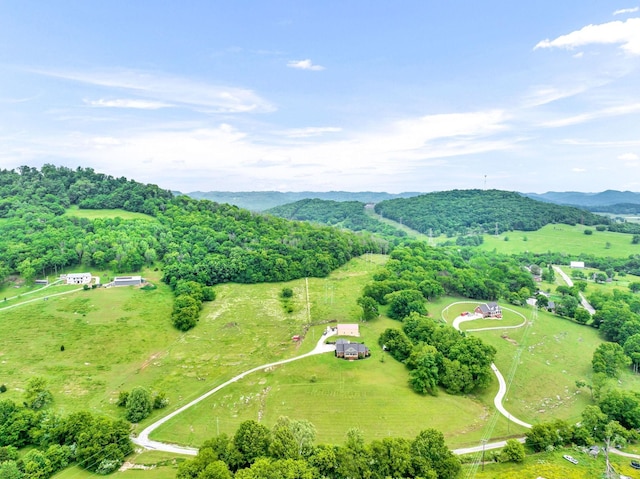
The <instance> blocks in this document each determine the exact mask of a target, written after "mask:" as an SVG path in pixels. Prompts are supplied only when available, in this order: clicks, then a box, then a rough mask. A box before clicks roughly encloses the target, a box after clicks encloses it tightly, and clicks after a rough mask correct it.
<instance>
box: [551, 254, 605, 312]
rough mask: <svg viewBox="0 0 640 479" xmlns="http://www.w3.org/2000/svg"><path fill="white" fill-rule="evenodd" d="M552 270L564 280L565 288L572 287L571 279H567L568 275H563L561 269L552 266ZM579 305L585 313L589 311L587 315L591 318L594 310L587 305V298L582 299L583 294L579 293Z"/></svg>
mask: <svg viewBox="0 0 640 479" xmlns="http://www.w3.org/2000/svg"><path fill="white" fill-rule="evenodd" d="M553 269H554V270H555V271H556V273H558V274H559V275H560V276H562V279H564V282H565V283H567V286H569V287H571V286H573V281H572V279H571V278H569V275H568V274H567V273H565V272H564V271H562V269H560V267H559V266H554V267H553ZM580 303H581V304H582V307H583V308H584V309H586V310H587V311H589V314H590V315H591V316H593V315H594V314H596V310H595V309H593V306H591V305H590V304H589V301H587V298H585V297H584V294H582V293H580Z"/></svg>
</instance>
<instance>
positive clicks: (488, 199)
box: [375, 190, 609, 235]
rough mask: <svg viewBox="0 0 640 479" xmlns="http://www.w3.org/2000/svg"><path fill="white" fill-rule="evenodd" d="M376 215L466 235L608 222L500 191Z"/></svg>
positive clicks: (419, 202)
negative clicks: (563, 224)
mask: <svg viewBox="0 0 640 479" xmlns="http://www.w3.org/2000/svg"><path fill="white" fill-rule="evenodd" d="M375 210H376V212H377V213H379V214H381V215H383V216H384V217H385V218H391V219H393V220H395V221H398V222H400V223H403V224H405V225H407V226H409V227H411V228H413V229H415V230H417V231H419V232H421V233H429V231H431V232H432V233H433V234H434V235H439V234H448V235H454V234H466V233H469V232H475V233H477V232H495V230H496V224H497V228H498V232H502V231H508V230H522V231H534V230H537V229H539V228H541V227H543V226H544V225H546V224H549V223H565V224H570V225H574V224H578V223H583V224H586V225H594V224H608V223H609V220H608V219H607V218H605V217H603V216H598V215H595V214H593V213H589V212H587V211H583V210H580V209H578V208H573V207H569V206H560V205H554V204H551V203H543V202H540V201H535V200H532V199H530V198H526V197H523V196H522V195H520V194H519V193H515V192H510V191H500V190H486V191H485V190H452V191H443V192H439V193H429V194H426V195H422V196H416V197H413V198H406V199H404V198H400V199H393V200H388V201H383V202H381V203H378V204H377V205H376V206H375Z"/></svg>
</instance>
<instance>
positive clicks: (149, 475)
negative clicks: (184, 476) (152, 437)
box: [53, 451, 189, 479]
mask: <svg viewBox="0 0 640 479" xmlns="http://www.w3.org/2000/svg"><path fill="white" fill-rule="evenodd" d="M186 459H189V457H187V456H182V455H179V454H171V453H168V452H160V451H146V452H142V453H135V454H133V455H132V456H130V457H128V458H127V462H128V463H130V464H132V465H136V466H143V467H145V469H135V468H131V469H128V470H126V471H122V472H120V471H116V472H114V473H112V474H110V475H109V477H113V478H114V479H175V477H176V472H177V470H178V464H179V463H180V462H182V461H184V460H186ZM95 477H101V476H99V475H97V474H94V473H92V472H89V471H87V470H85V469H82V468H81V467H78V466H72V467H68V468H66V469H64V470H63V471H60V472H59V473H58V474H56V475H54V476H53V479H90V478H91V479H94V478H95Z"/></svg>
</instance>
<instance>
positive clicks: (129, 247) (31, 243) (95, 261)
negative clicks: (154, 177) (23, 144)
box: [0, 165, 386, 285]
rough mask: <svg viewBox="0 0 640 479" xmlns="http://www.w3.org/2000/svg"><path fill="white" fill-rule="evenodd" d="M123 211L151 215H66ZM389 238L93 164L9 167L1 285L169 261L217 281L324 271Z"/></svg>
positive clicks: (1, 188) (189, 275)
mask: <svg viewBox="0 0 640 479" xmlns="http://www.w3.org/2000/svg"><path fill="white" fill-rule="evenodd" d="M71 205H78V206H79V207H80V208H93V209H103V208H109V209H111V208H122V209H126V210H130V211H138V212H143V213H147V214H148V215H150V217H149V220H143V219H138V220H123V219H121V218H117V217H114V218H107V219H105V218H99V219H94V220H89V219H87V218H81V217H77V216H73V215H67V214H65V213H66V211H67V209H68V208H69V207H70V206H71ZM385 247H386V245H385V244H384V242H381V241H379V240H374V239H371V238H370V239H363V238H362V237H360V236H357V235H356V234H354V233H350V232H346V231H340V230H338V229H335V228H329V227H324V226H318V225H312V224H308V223H302V222H292V221H287V220H284V219H280V218H276V217H273V216H264V215H259V214H253V213H251V212H249V211H247V210H242V209H240V208H238V207H235V206H230V205H220V204H217V203H213V202H211V201H206V200H203V201H198V200H194V199H190V198H188V197H186V196H181V197H178V198H174V197H173V195H172V194H171V192H169V191H166V190H162V189H160V188H158V187H157V186H155V185H143V184H141V183H137V182H135V181H132V180H127V179H126V178H113V177H110V176H107V175H102V174H99V173H95V172H94V171H93V170H91V169H83V168H78V169H76V170H72V169H68V168H63V167H55V166H52V165H45V166H44V167H42V169H41V170H38V169H37V168H30V167H21V168H20V169H18V170H17V171H13V170H0V282H2V281H4V280H6V278H7V277H8V276H10V275H12V274H19V275H20V276H21V277H22V278H23V279H24V280H26V281H28V282H29V281H32V280H33V279H34V278H36V277H39V276H41V275H48V274H56V273H57V272H59V271H60V269H61V268H65V267H70V266H74V267H77V266H79V265H81V267H82V268H83V269H84V268H86V269H98V270H105V269H108V270H110V271H111V272H112V273H132V272H135V271H138V270H140V269H141V268H143V267H144V266H145V265H149V266H151V265H153V264H156V261H158V260H159V261H161V262H162V267H163V271H164V279H165V281H167V282H168V283H170V284H172V285H174V284H176V282H177V281H179V280H181V279H185V280H194V281H197V282H199V283H202V284H207V285H213V284H216V283H220V282H224V281H236V282H245V283H246V282H261V281H283V280H290V279H294V278H299V277H303V276H324V275H326V274H328V273H329V272H330V271H331V270H333V269H335V268H337V267H339V266H341V265H342V264H344V263H345V262H347V261H348V260H349V259H350V258H352V257H354V256H357V255H360V254H362V253H363V252H365V251H376V252H378V251H380V250H382V249H383V248H385Z"/></svg>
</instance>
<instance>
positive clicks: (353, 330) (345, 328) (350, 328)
mask: <svg viewBox="0 0 640 479" xmlns="http://www.w3.org/2000/svg"><path fill="white" fill-rule="evenodd" d="M338 336H355V337H358V336H360V328H359V326H358V325H357V324H338Z"/></svg>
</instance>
